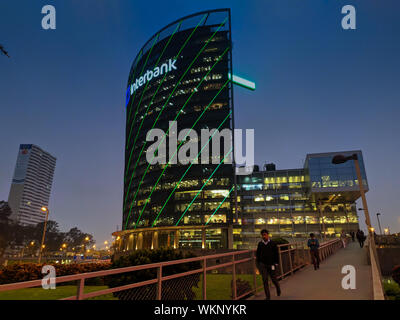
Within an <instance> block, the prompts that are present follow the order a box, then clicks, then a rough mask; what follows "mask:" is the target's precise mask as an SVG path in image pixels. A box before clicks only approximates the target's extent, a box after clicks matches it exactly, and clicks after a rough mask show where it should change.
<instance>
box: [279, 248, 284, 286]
mask: <svg viewBox="0 0 400 320" xmlns="http://www.w3.org/2000/svg"><path fill="white" fill-rule="evenodd" d="M278 254H279V267H280V269H281V279H282V278H283V265H282V252H281V247H279V246H278Z"/></svg>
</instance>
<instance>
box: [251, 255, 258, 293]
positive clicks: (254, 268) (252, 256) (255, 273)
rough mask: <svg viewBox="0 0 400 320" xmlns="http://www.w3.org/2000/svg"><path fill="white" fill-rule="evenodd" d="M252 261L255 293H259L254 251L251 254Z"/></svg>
mask: <svg viewBox="0 0 400 320" xmlns="http://www.w3.org/2000/svg"><path fill="white" fill-rule="evenodd" d="M251 260H252V262H253V283H254V293H257V270H256V257H255V255H254V251H252V252H251Z"/></svg>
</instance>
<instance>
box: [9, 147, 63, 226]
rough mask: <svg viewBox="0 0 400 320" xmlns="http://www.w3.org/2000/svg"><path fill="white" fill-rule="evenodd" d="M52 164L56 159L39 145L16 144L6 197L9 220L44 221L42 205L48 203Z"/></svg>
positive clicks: (25, 223)
mask: <svg viewBox="0 0 400 320" xmlns="http://www.w3.org/2000/svg"><path fill="white" fill-rule="evenodd" d="M55 166H56V158H55V157H53V156H52V155H51V154H50V153H48V152H46V151H44V150H42V149H41V148H39V147H38V146H35V145H34V144H21V145H20V146H19V151H18V157H17V164H16V166H15V171H14V176H13V180H12V184H11V189H10V195H9V196H8V204H9V206H10V207H11V209H12V215H11V216H10V218H11V219H13V220H14V221H16V222H18V223H19V224H23V225H35V224H37V223H39V222H43V221H44V220H45V214H43V211H41V208H42V207H43V206H46V207H47V206H48V204H49V198H50V192H51V185H52V183H53V174H54V169H55Z"/></svg>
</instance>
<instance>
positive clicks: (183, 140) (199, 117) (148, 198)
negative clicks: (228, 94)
mask: <svg viewBox="0 0 400 320" xmlns="http://www.w3.org/2000/svg"><path fill="white" fill-rule="evenodd" d="M228 49H229V48H227V50H228ZM225 52H226V50H225ZM225 52H224V54H225ZM222 56H223V55H221V56H220V58H221V57H222ZM217 62H218V61H217ZM217 62H216V63H217ZM214 66H215V64H214ZM210 71H211V70H210ZM205 77H207V74H206V75H205V76H204V78H203V79H205ZM229 81H230V80H227V81H226V82H225V84H224V85H223V86H222V87H221V89H220V90H219V91H218V92H217V94H216V95H215V96H214V98H212V100H211V102H210V103H209V104H208V105H207V107H206V108H204V110H203V112H202V113H201V114H200V116H198V118H197V119H196V121H195V122H194V123H193V125H192V127H191V128H190V130H189V131H188V133H187V134H186V136H185V137H184V138H183V139H182V141H181V143H180V144H179V145H178V147H177V148H176V150H175V152H174V154H173V155H172V156H171V159H170V160H169V161H168V163H167V164H166V165H165V167H164V169H163V171H162V172H161V174H160V176H159V177H158V179H157V181H156V183H155V184H154V185H153V188H152V190H151V192H150V194H149V196H148V197H147V200H146V201H145V204H144V206H143V208H142V210H141V212H140V215H139V218H140V217H141V216H142V213H143V211H144V209H145V208H146V206H147V203H148V202H149V200H150V198H151V195H152V194H153V192H154V190H155V188H156V187H157V185H158V182H159V181H160V179H161V177H162V176H163V174H164V172H165V170H167V168H168V166H169V165H170V162H171V160H172V159H173V158H174V157H175V155H176V153H177V152H178V150H179V148H180V147H181V146H182V145H183V143H184V142H185V140H186V138H187V136H188V135H189V134H190V132H191V131H192V130H193V128H194V126H195V125H196V124H197V122H199V120H200V119H201V117H202V116H203V114H204V113H205V112H206V111H207V109H208V107H209V106H210V105H211V104H212V103H213V102H214V100H215V99H216V98H217V96H218V95H219V94H220V93H221V91H222V90H223V89H224V88H225V86H226V85H227V84H228V82H229ZM200 84H201V82H200V83H199V84H198V86H200ZM196 88H197V87H196ZM194 92H196V91H193V92H192V95H193V93H194ZM192 95H191V96H192ZM191 96H190V97H189V99H190V98H191ZM189 99H188V100H187V101H186V102H188V101H189ZM185 106H186V103H185V104H184V105H183V107H182V108H181V110H180V111H179V112H178V114H177V115H176V117H175V119H174V120H173V121H175V120H176V119H177V118H178V117H179V115H180V114H181V112H182V110H183V109H184V108H185ZM170 129H171V127H169V128H168V130H167V132H166V133H165V134H164V136H163V139H162V140H161V142H160V144H159V145H158V147H159V146H160V145H161V143H162V142H163V141H164V139H165V137H166V136H167V134H168V132H169V130H170ZM158 147H157V149H156V151H155V152H157V150H158ZM155 152H154V153H155ZM153 159H154V156H153V158H152V159H151V160H153ZM150 162H152V161H150ZM136 225H137V223H136V224H135V226H136Z"/></svg>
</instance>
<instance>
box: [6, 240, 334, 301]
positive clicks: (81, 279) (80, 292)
mask: <svg viewBox="0 0 400 320" xmlns="http://www.w3.org/2000/svg"><path fill="white" fill-rule="evenodd" d="M341 244H342V242H341V241H340V240H339V239H335V240H330V241H327V242H325V243H323V244H321V247H320V250H321V251H323V252H324V253H323V257H321V260H323V259H325V258H326V257H327V256H328V255H330V254H332V253H334V252H335V251H336V250H337V249H338V248H340V245H341ZM277 247H278V252H279V260H280V265H281V275H279V277H278V278H283V277H284V276H286V275H287V274H289V273H290V274H293V272H294V271H296V270H298V269H300V268H302V267H303V266H305V265H307V264H308V261H310V260H309V259H306V257H305V255H306V254H305V251H306V249H305V246H304V243H302V242H295V243H288V244H281V245H278V246H277ZM282 247H287V249H286V248H285V249H283V250H282V249H281V248H282ZM300 249H301V250H302V252H303V260H302V261H303V262H302V263H301V264H299V265H296V266H294V265H293V264H294V261H292V253H293V252H295V253H296V252H300V251H299V250H300ZM286 252H287V253H288V255H289V261H290V270H289V271H288V272H286V273H283V269H282V254H283V253H286ZM255 253H256V250H255V249H252V250H240V251H232V252H227V253H220V254H212V255H207V256H200V257H193V258H187V259H179V260H172V261H164V262H157V263H150V264H145V265H138V266H132V267H123V268H118V269H110V270H103V271H95V272H87V273H82V274H76V275H68V276H62V277H57V278H55V283H63V282H70V281H76V280H78V285H77V294H76V295H75V296H71V297H67V298H64V299H62V300H82V299H86V298H92V297H96V296H100V295H104V294H110V293H114V292H118V291H123V290H127V289H132V288H138V287H142V286H146V285H151V284H157V299H161V292H162V283H163V281H167V280H172V279H177V278H181V277H184V276H188V275H193V274H201V273H202V274H203V290H202V296H203V299H204V300H206V299H207V292H206V291H207V290H206V288H207V277H206V274H207V271H212V270H216V269H220V268H226V267H232V269H233V270H232V280H233V283H232V298H233V299H234V300H236V299H240V298H242V297H244V296H247V295H248V294H250V293H255V292H256V291H257V290H258V289H259V288H260V287H257V286H256V284H257V280H256V276H257V270H256V266H255V260H256V255H255ZM243 254H250V255H251V257H248V258H242V259H237V258H236V256H239V255H243ZM223 257H231V261H228V262H224V263H218V264H215V265H210V266H207V260H210V259H220V258H223ZM308 258H309V257H308ZM196 261H199V262H202V267H201V268H200V269H196V270H191V271H186V272H182V273H177V274H173V275H168V276H163V275H162V269H163V267H167V266H171V265H177V264H183V263H189V262H196ZM248 262H252V269H253V282H254V289H252V290H251V291H249V292H246V293H242V294H241V295H239V296H238V295H237V288H236V265H238V264H241V263H248ZM154 268H157V277H156V278H154V279H151V280H146V281H141V282H136V283H132V284H128V285H124V286H120V287H115V288H109V289H104V290H98V291H95V292H91V293H84V286H85V280H86V279H90V278H95V277H105V276H110V275H116V274H122V273H127V272H133V271H140V270H146V269H154ZM41 285H42V280H33V281H25V282H19V283H11V284H4V285H0V292H1V291H8V290H16V289H23V288H32V287H38V286H41Z"/></svg>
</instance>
